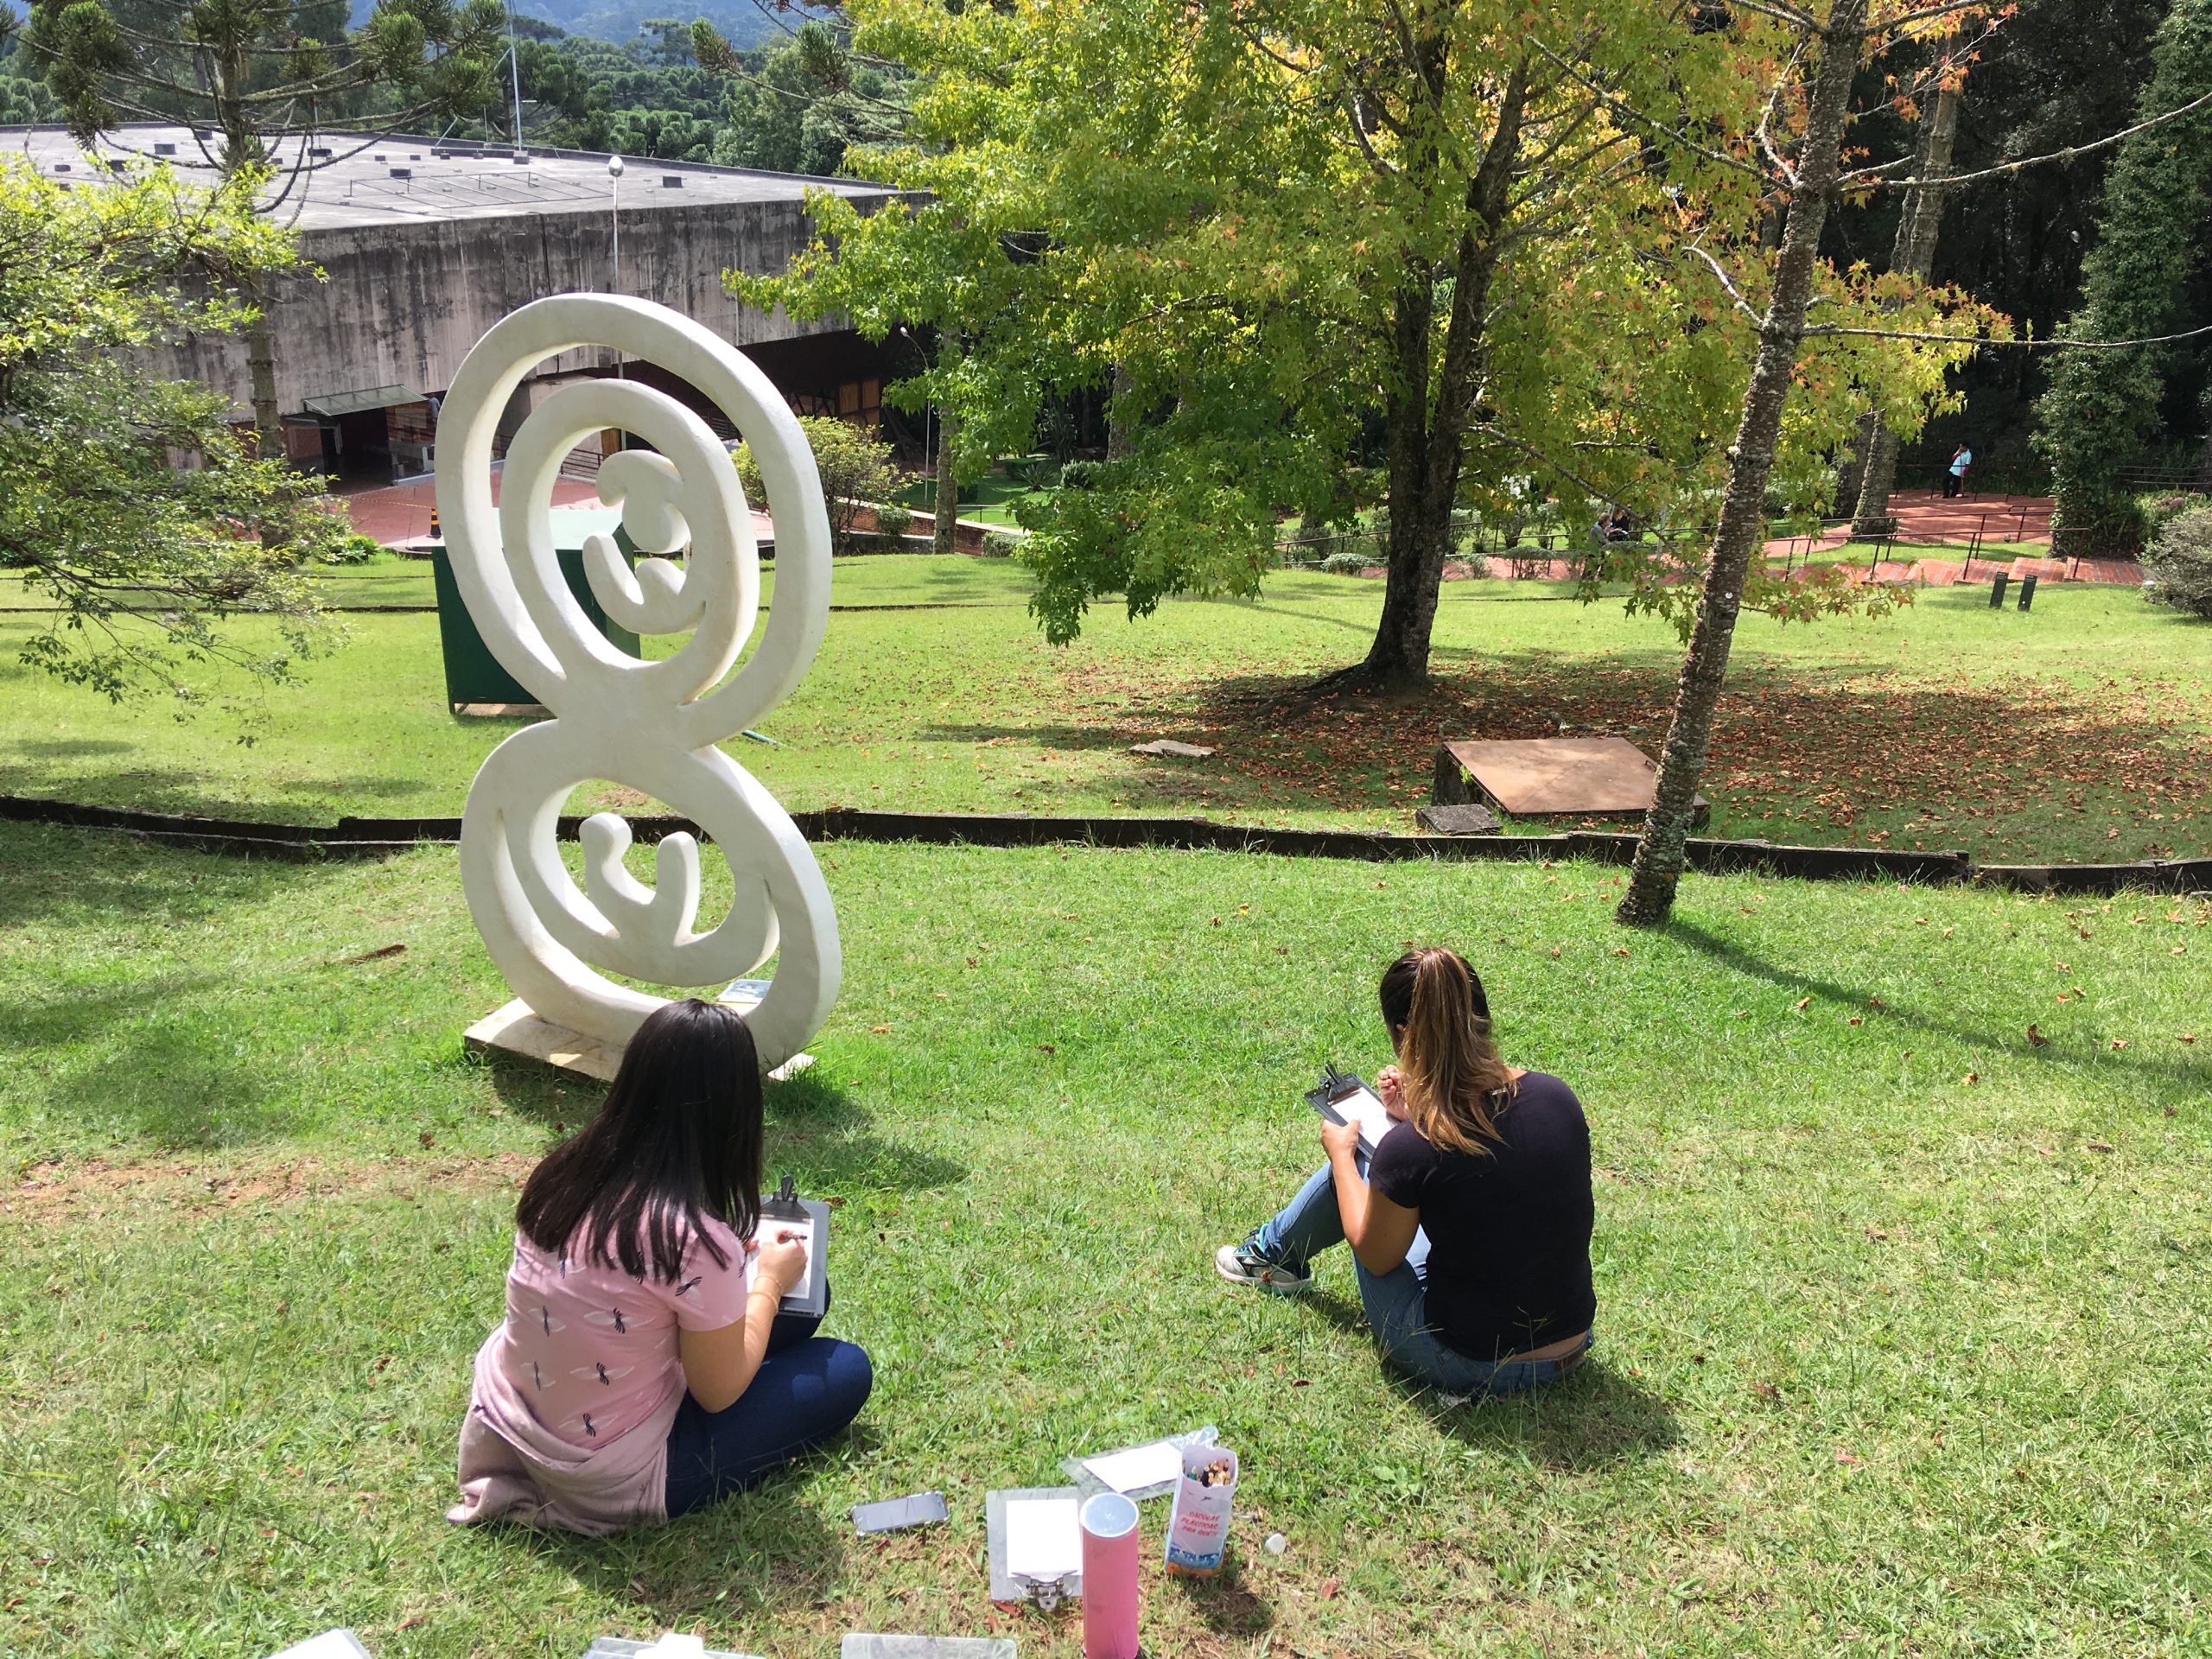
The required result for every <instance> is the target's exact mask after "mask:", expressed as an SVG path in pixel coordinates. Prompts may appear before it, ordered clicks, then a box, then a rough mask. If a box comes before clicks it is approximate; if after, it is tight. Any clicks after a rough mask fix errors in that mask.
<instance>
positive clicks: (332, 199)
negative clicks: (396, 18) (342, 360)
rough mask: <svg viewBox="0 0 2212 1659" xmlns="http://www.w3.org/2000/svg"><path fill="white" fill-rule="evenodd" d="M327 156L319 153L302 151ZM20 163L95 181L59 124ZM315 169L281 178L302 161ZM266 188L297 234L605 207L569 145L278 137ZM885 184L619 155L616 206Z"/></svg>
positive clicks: (173, 134)
mask: <svg viewBox="0 0 2212 1659" xmlns="http://www.w3.org/2000/svg"><path fill="white" fill-rule="evenodd" d="M99 150H100V155H101V156H103V157H110V158H117V159H126V160H127V159H129V158H131V157H137V156H143V157H145V158H146V159H148V160H149V161H162V162H171V163H173V164H174V165H175V166H176V167H177V168H179V170H180V171H181V172H183V173H184V174H185V175H187V176H188V177H190V176H194V175H199V176H201V177H207V176H210V175H211V168H212V162H213V156H214V154H215V153H216V152H215V145H214V142H213V138H212V137H211V138H210V139H208V140H207V141H206V142H203V141H202V140H201V139H200V138H199V137H195V136H194V130H193V129H192V128H190V127H178V126H156V125H151V124H139V123H133V124H130V125H127V126H124V127H122V128H120V129H118V130H117V131H116V132H115V133H114V134H113V135H112V137H111V138H109V139H105V140H103V141H102V142H101V143H100V145H99ZM326 150H327V152H328V154H327V156H323V155H320V154H313V153H312V152H316V151H326ZM10 151H14V152H16V153H18V154H22V155H26V156H29V157H30V158H31V159H32V161H33V162H35V163H36V164H37V167H38V169H39V171H40V172H41V173H43V174H45V175H48V177H52V178H58V179H61V180H64V181H68V182H72V183H77V182H83V181H97V180H99V179H100V178H101V177H102V176H103V173H102V170H101V168H100V167H99V163H98V162H96V161H95V160H94V159H93V158H92V157H90V156H86V154H85V153H84V152H83V151H81V150H79V149H78V147H77V143H76V141H75V140H74V139H73V138H71V137H70V136H69V134H68V132H67V130H66V129H63V128H60V127H19V126H0V155H4V154H7V153H8V152H10ZM302 152H309V154H308V156H307V159H308V160H310V161H311V162H314V163H315V164H314V165H313V166H312V168H309V169H308V170H306V171H303V172H300V173H299V174H298V175H297V176H296V177H293V176H291V175H292V170H293V169H295V168H298V166H299V164H300V162H301V160H302ZM276 161H277V166H278V168H279V172H278V178H277V185H276V187H275V188H277V189H278V190H282V189H283V188H285V186H286V184H287V183H288V182H289V185H290V189H291V194H289V196H288V197H287V198H286V200H284V202H283V208H284V210H285V211H287V212H289V211H290V210H291V209H292V208H293V207H295V205H296V206H297V208H298V213H299V217H298V220H297V223H298V225H299V227H300V228H301V229H302V230H308V231H313V230H325V229H333V230H334V229H341V228H346V227H353V226H375V225H396V224H403V223H405V222H407V221H410V220H416V221H439V220H446V221H452V220H461V219H498V218H512V217H521V216H524V215H527V214H531V213H604V212H606V211H607V209H608V207H610V206H611V205H613V200H614V190H613V181H612V180H611V179H610V178H609V177H608V175H607V156H605V155H604V154H592V153H590V152H587V151H580V150H569V149H524V151H522V152H520V155H519V156H518V153H517V152H516V151H515V150H514V149H512V148H510V147H509V146H506V145H486V144H478V143H461V142H456V141H442V140H436V139H430V138H410V137H379V136H377V135H374V134H368V133H358V132H356V133H346V132H332V133H325V134H322V135H320V136H319V137H315V138H313V139H311V140H310V139H304V138H302V139H286V140H283V141H282V142H281V143H279V144H278V146H277V156H276ZM810 189H824V190H832V191H835V192H836V193H837V194H840V195H847V196H878V195H883V194H887V193H888V192H889V187H888V186H886V185H880V184H866V183H862V182H861V181H858V180H854V179H819V178H809V177H806V176H804V175H799V174H793V173H761V172H755V171H753V170H751V169H749V168H735V167H709V166H705V165H702V164H701V163H698V162H657V161H651V160H641V159H639V158H638V157H635V156H625V157H623V171H622V181H621V210H622V213H623V214H624V215H625V217H627V216H628V215H630V214H632V213H651V212H652V211H653V210H654V209H656V208H661V207H700V206H712V205H715V204H717V203H727V204H735V203H745V202H763V201H782V202H791V203H797V202H798V201H799V200H801V199H802V198H803V197H804V195H805V194H806V192H807V191H808V190H810Z"/></svg>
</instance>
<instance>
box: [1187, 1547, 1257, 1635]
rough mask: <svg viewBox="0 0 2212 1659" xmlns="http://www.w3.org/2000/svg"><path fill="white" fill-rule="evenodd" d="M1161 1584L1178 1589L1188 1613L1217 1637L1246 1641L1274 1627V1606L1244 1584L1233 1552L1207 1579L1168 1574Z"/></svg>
mask: <svg viewBox="0 0 2212 1659" xmlns="http://www.w3.org/2000/svg"><path fill="white" fill-rule="evenodd" d="M1163 1584H1164V1585H1172V1586H1175V1587H1176V1588H1177V1589H1179V1590H1180V1591H1181V1592H1182V1593H1183V1596H1184V1599H1185V1600H1187V1601H1188V1602H1189V1603H1190V1604H1191V1610H1192V1611H1193V1612H1195V1613H1197V1614H1198V1618H1200V1619H1201V1620H1203V1621H1204V1622H1205V1625H1206V1628H1207V1629H1209V1630H1212V1631H1214V1632H1215V1633H1216V1634H1217V1635H1220V1636H1225V1637H1243V1638H1244V1639H1246V1640H1250V1639H1252V1638H1254V1637H1259V1636H1261V1635H1262V1634H1264V1633H1265V1632H1266V1631H1267V1630H1268V1629H1269V1628H1270V1627H1271V1626H1272V1625H1273V1624H1274V1621H1275V1610H1274V1604H1273V1603H1271V1602H1269V1601H1268V1599H1266V1598H1265V1597H1263V1596H1262V1595H1260V1594H1259V1593H1258V1592H1256V1591H1255V1590H1254V1589H1253V1588H1252V1586H1250V1585H1249V1584H1247V1583H1245V1582H1244V1574H1243V1566H1242V1564H1241V1563H1240V1562H1239V1561H1238V1560H1237V1558H1236V1554H1235V1553H1234V1552H1231V1554H1230V1557H1229V1563H1228V1565H1227V1566H1226V1567H1224V1568H1223V1569H1222V1570H1221V1571H1220V1572H1219V1573H1216V1574H1215V1575H1214V1576H1213V1577H1212V1578H1211V1579H1189V1578H1184V1577H1181V1576H1179V1575H1174V1574H1171V1575H1169V1576H1168V1577H1167V1578H1166V1580H1163Z"/></svg>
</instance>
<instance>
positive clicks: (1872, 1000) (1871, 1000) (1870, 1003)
mask: <svg viewBox="0 0 2212 1659" xmlns="http://www.w3.org/2000/svg"><path fill="white" fill-rule="evenodd" d="M1866 1006H1867V1007H1870V1008H1875V1009H1882V1008H1886V1007H1889V1006H1890V1005H1889V1004H1888V1003H1886V1002H1885V1001H1882V999H1881V998H1880V997H1878V996H1870V997H1868V998H1867V999H1866Z"/></svg>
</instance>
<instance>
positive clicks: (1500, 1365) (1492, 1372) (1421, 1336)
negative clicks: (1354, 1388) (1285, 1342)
mask: <svg viewBox="0 0 2212 1659" xmlns="http://www.w3.org/2000/svg"><path fill="white" fill-rule="evenodd" d="M1357 1161H1358V1166H1359V1173H1360V1174H1361V1176H1362V1177H1363V1178H1364V1177H1365V1175H1366V1173H1367V1160H1366V1158H1365V1157H1361V1158H1359V1159H1358V1160H1357ZM1341 1243H1344V1217H1342V1216H1341V1215H1339V1214H1338V1211H1337V1185H1336V1180H1335V1178H1334V1177H1333V1176H1332V1174H1331V1173H1330V1172H1329V1169H1328V1166H1326V1165H1324V1166H1322V1167H1321V1169H1320V1170H1319V1172H1318V1173H1316V1174H1315V1175H1314V1176H1313V1179H1310V1180H1308V1181H1307V1182H1306V1185H1304V1186H1301V1187H1300V1188H1299V1189H1298V1196H1297V1197H1296V1198H1293V1199H1292V1200H1291V1201H1290V1202H1289V1203H1288V1204H1287V1205H1284V1206H1283V1208H1282V1209H1281V1211H1279V1212H1278V1213H1277V1214H1276V1215H1275V1216H1274V1218H1273V1219H1272V1220H1270V1221H1269V1222H1268V1224H1267V1225H1266V1226H1264V1227H1262V1228H1261V1229H1260V1237H1259V1249H1260V1253H1261V1254H1262V1255H1265V1256H1267V1257H1268V1259H1269V1260H1270V1261H1274V1262H1281V1263H1283V1264H1284V1265H1286V1266H1289V1267H1302V1266H1303V1265H1305V1264H1306V1263H1307V1262H1311V1261H1313V1258H1314V1257H1315V1256H1317V1255H1319V1254H1320V1253H1321V1252H1322V1251H1324V1250H1325V1249H1329V1248H1330V1247H1331V1246H1332V1245H1337V1244H1341ZM1352 1270H1353V1272H1354V1273H1355V1274H1357V1275H1358V1278H1359V1302H1360V1306H1362V1307H1363V1308H1364V1309H1365V1310H1366V1311H1367V1323H1368V1324H1369V1325H1370V1326H1372V1327H1373V1328H1374V1332H1375V1340H1376V1343H1377V1344H1380V1345H1381V1347H1382V1350H1383V1358H1384V1359H1385V1360H1386V1361H1388V1362H1389V1363H1390V1364H1391V1365H1392V1366H1394V1367H1395V1368H1396V1369H1397V1370H1401V1371H1402V1372H1404V1373H1405V1374H1406V1375H1407V1376H1409V1377H1411V1378H1413V1379H1414V1381H1415V1382H1416V1383H1427V1384H1428V1386H1429V1387H1431V1388H1433V1389H1437V1390H1439V1391H1440V1392H1441V1393H1444V1394H1459V1395H1474V1394H1515V1393H1519V1392H1521V1391H1522V1390H1524V1389H1533V1388H1535V1387H1536V1386H1537V1385H1538V1384H1540V1383H1556V1382H1557V1381H1559V1379H1560V1377H1562V1376H1566V1375H1567V1373H1568V1372H1569V1371H1571V1370H1573V1369H1574V1368H1575V1367H1576V1366H1577V1365H1580V1363H1582V1358H1583V1356H1584V1355H1586V1354H1587V1353H1588V1352H1589V1351H1590V1340H1589V1338H1584V1339H1583V1343H1582V1345H1581V1346H1580V1348H1577V1349H1575V1350H1573V1351H1572V1352H1570V1353H1567V1354H1562V1355H1560V1356H1559V1357H1556V1358H1553V1359H1509V1360H1505V1361H1503V1362H1497V1363H1493V1362H1491V1361H1489V1360H1481V1359H1470V1358H1468V1357H1467V1356H1466V1355H1465V1354H1463V1353H1461V1352H1460V1351H1459V1350H1458V1349H1456V1348H1453V1347H1452V1346H1450V1345H1449V1344H1446V1342H1445V1341H1444V1340H1443V1338H1440V1337H1439V1336H1438V1335H1437V1334H1436V1332H1435V1331H1434V1330H1433V1329H1432V1328H1431V1327H1430V1325H1429V1324H1428V1321H1427V1318H1426V1313H1427V1300H1428V1235H1427V1233H1426V1232H1423V1231H1422V1230H1421V1229H1419V1228H1415V1229H1414V1242H1413V1243H1412V1245H1411V1246H1410V1247H1408V1249H1407V1251H1406V1259H1405V1260H1404V1261H1402V1262H1399V1263H1398V1265H1397V1266H1396V1267H1395V1268H1391V1269H1390V1271H1389V1272H1388V1273H1370V1272H1369V1271H1368V1270H1367V1268H1366V1267H1365V1266H1364V1265H1363V1264H1362V1263H1361V1262H1360V1260H1359V1258H1358V1257H1357V1256H1354V1257H1353V1258H1352Z"/></svg>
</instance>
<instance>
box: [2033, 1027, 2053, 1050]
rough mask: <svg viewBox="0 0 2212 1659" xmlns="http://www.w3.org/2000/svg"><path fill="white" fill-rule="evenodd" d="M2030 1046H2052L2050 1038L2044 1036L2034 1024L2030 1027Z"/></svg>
mask: <svg viewBox="0 0 2212 1659" xmlns="http://www.w3.org/2000/svg"><path fill="white" fill-rule="evenodd" d="M2028 1046H2029V1047H2031V1048H2049V1047H2050V1038H2048V1037H2046V1036H2044V1034H2043V1033H2041V1032H2039V1031H2037V1029H2036V1028H2035V1027H2033V1026H2030V1027H2028Z"/></svg>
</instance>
